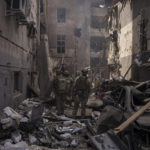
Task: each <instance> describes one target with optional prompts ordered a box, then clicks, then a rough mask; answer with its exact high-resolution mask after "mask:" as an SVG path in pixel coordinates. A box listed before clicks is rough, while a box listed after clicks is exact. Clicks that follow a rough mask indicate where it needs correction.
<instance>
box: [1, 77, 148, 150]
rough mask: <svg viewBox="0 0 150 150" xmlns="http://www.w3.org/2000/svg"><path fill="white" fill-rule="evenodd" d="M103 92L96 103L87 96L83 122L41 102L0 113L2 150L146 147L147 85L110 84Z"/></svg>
mask: <svg viewBox="0 0 150 150" xmlns="http://www.w3.org/2000/svg"><path fill="white" fill-rule="evenodd" d="M102 87H103V90H104V96H103V98H102V99H101V100H99V99H97V98H96V97H95V95H94V94H91V96H90V98H89V102H88V104H87V111H86V117H85V118H84V119H83V118H80V111H79V112H78V113H79V114H78V115H77V118H76V119H73V118H71V115H70V112H71V110H72V109H73V108H72V106H68V105H66V110H65V115H63V116H58V115H57V111H56V107H55V106H54V105H49V102H45V101H44V102H43V100H42V99H39V98H31V99H26V100H24V101H23V102H22V103H21V104H20V105H19V106H18V108H17V109H15V110H14V109H12V108H11V107H6V108H4V109H3V111H2V112H0V113H1V115H0V116H1V117H0V132H1V134H0V149H1V150H53V149H58V150H61V149H79V150H80V149H87V150H95V149H97V150H106V149H107V150H114V149H115V150H127V149H129V148H130V150H143V149H145V148H149V147H150V145H149V142H148V141H149V140H148V139H149V136H150V132H149V128H150V111H149V109H147V108H149V106H148V105H149V101H150V99H149V98H150V90H149V89H150V81H147V82H143V83H137V82H132V81H125V80H124V81H110V80H109V81H106V82H104V83H103V84H102ZM96 104H98V105H97V106H96ZM143 108H145V109H143ZM141 109H142V112H141ZM139 112H140V114H139ZM134 116H135V117H134ZM130 117H131V118H132V119H130ZM117 127H118V128H117ZM116 133H117V134H116ZM116 141H117V142H116ZM134 143H137V144H134Z"/></svg>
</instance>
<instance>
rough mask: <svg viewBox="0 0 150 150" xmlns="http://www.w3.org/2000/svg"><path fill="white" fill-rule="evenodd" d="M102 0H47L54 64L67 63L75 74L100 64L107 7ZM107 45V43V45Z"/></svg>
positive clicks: (50, 43)
mask: <svg viewBox="0 0 150 150" xmlns="http://www.w3.org/2000/svg"><path fill="white" fill-rule="evenodd" d="M99 5H100V3H99V1H98V0H92V1H91V0H82V1H81V0H47V15H48V17H47V20H48V37H49V46H50V53H51V54H52V57H53V58H54V60H55V61H54V63H55V64H54V66H57V65H58V66H59V65H60V64H61V63H64V64H65V65H66V66H67V68H68V70H69V71H70V72H71V73H75V72H76V71H80V70H81V69H83V68H84V67H90V66H91V67H92V68H93V67H97V66H98V67H99V65H100V64H101V62H103V61H102V59H103V56H104V53H103V52H102V51H103V49H104V45H105V44H104V42H105V40H104V37H103V36H104V34H105V33H104V25H102V26H101V25H100V21H99V19H100V20H101V19H102V16H103V15H105V13H106V9H100V7H99ZM103 44H104V45H103Z"/></svg>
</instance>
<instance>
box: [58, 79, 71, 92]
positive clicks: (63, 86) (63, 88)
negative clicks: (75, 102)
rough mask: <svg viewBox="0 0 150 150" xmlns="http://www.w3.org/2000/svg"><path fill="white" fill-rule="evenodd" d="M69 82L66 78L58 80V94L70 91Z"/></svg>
mask: <svg viewBox="0 0 150 150" xmlns="http://www.w3.org/2000/svg"><path fill="white" fill-rule="evenodd" d="M68 84H69V83H68V82H67V80H66V79H65V78H59V79H58V92H60V93H66V92H67V91H68Z"/></svg>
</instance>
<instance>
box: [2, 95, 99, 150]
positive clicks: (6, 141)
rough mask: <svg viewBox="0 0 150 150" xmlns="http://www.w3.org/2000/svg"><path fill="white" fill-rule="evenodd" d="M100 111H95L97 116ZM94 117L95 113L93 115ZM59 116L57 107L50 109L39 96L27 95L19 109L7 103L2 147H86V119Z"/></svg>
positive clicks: (39, 149) (6, 149)
mask: <svg viewBox="0 0 150 150" xmlns="http://www.w3.org/2000/svg"><path fill="white" fill-rule="evenodd" d="M99 115H100V113H99V112H96V111H95V112H93V113H92V116H93V118H95V119H97V118H98V116H99ZM91 118H92V117H91ZM87 120H90V121H94V119H92V120H91V119H80V120H79V119H72V118H68V117H66V116H57V115H56V108H55V107H52V108H51V109H47V107H45V106H44V104H43V103H41V102H40V100H39V99H36V98H34V99H26V100H24V101H23V102H22V103H21V104H20V105H19V106H18V108H17V109H16V110H14V109H12V108H11V107H6V108H4V109H3V112H1V117H0V132H1V134H0V149H1V150H33V149H34V150H48V149H63V148H71V149H72V148H78V149H92V148H90V147H89V148H87V147H88V143H87V139H86V138H85V135H86V133H87V128H86V121H87Z"/></svg>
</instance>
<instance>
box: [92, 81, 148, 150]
mask: <svg viewBox="0 0 150 150" xmlns="http://www.w3.org/2000/svg"><path fill="white" fill-rule="evenodd" d="M102 88H103V90H104V91H105V96H104V97H103V99H102V100H103V104H104V105H103V109H102V111H101V115H100V117H99V119H98V121H97V127H96V135H94V136H93V137H92V138H91V142H92V143H93V145H94V146H95V147H96V149H100V150H101V149H107V150H111V149H119V150H122V149H126V150H128V149H130V150H145V149H149V148H150V143H149V137H150V109H149V107H148V109H145V110H144V111H143V112H144V113H141V112H142V109H144V108H145V107H146V105H148V104H149V102H150V81H146V82H141V83H138V82H132V81H126V80H122V81H106V82H104V83H103V85H102ZM140 113H141V114H140ZM138 114H140V115H139V116H138V117H136V118H134V116H136V115H138ZM130 117H131V118H130ZM124 122H126V124H125V125H122V126H121V124H123V123H124ZM118 126H121V127H124V126H126V128H124V129H123V130H121V133H119V134H118V135H115V134H114V133H115V128H117V127H118ZM112 131H113V132H112ZM112 133H113V134H112ZM114 135H115V136H114ZM106 137H107V138H106ZM112 137H113V138H112ZM115 138H117V139H118V138H119V140H120V142H119V140H117V141H118V142H117V144H116V141H115V140H114V141H113V140H112V139H115ZM106 141H107V142H106ZM118 143H119V145H118ZM102 147H103V148H102ZM115 147H117V148H115ZM121 147H122V148H121Z"/></svg>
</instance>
